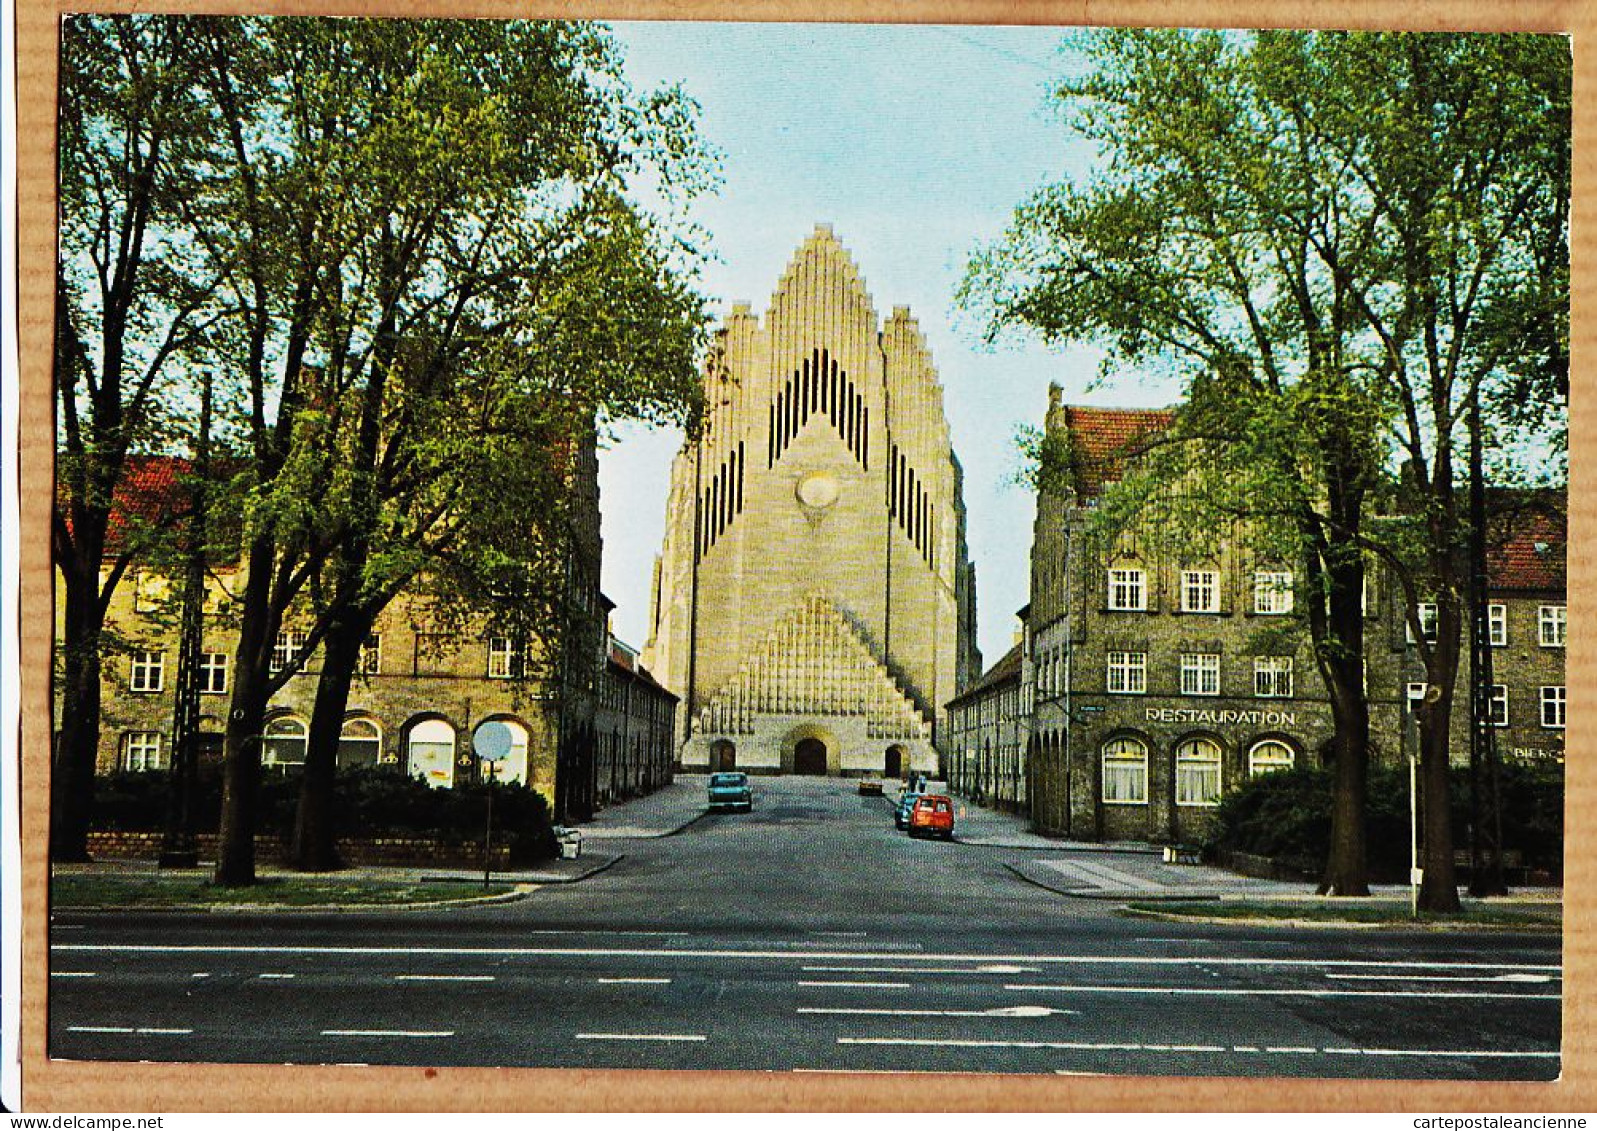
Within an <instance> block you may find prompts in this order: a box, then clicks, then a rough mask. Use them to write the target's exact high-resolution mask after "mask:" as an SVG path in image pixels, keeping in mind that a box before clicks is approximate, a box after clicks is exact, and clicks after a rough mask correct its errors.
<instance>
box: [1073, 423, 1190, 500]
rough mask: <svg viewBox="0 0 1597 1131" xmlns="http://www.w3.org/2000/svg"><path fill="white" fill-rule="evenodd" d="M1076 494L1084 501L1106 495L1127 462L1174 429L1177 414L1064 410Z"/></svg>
mask: <svg viewBox="0 0 1597 1131" xmlns="http://www.w3.org/2000/svg"><path fill="white" fill-rule="evenodd" d="M1064 417H1065V429H1066V430H1067V434H1068V436H1069V440H1070V451H1071V462H1072V466H1073V470H1074V471H1075V485H1076V490H1077V492H1078V493H1079V494H1080V496H1081V497H1082V498H1083V499H1088V498H1093V497H1095V496H1097V495H1098V494H1099V493H1100V492H1102V490H1103V488H1104V485H1105V484H1106V483H1112V482H1114V481H1115V480H1117V479H1119V478H1120V476H1121V474H1122V473H1123V472H1124V470H1125V463H1126V459H1127V458H1128V457H1129V456H1133V455H1135V454H1137V451H1138V449H1139V448H1140V447H1141V445H1143V444H1144V443H1146V442H1147V441H1148V440H1149V439H1151V438H1152V437H1154V436H1156V435H1157V434H1158V433H1160V432H1163V431H1164V430H1165V429H1166V428H1168V427H1170V424H1171V422H1172V421H1173V420H1174V419H1175V412H1174V410H1172V409H1168V408H1089V407H1086V406H1084V405H1065V406H1064Z"/></svg>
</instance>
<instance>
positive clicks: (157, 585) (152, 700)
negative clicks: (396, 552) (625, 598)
mask: <svg viewBox="0 0 1597 1131" xmlns="http://www.w3.org/2000/svg"><path fill="white" fill-rule="evenodd" d="M185 470H186V467H185V465H184V464H183V463H182V461H178V460H172V459H167V458H163V457H149V458H142V459H139V460H137V461H135V462H134V464H133V465H132V466H131V467H130V469H129V475H130V477H131V480H130V487H129V490H127V491H126V492H124V496H123V497H124V498H125V499H127V500H129V501H130V505H132V506H135V507H137V508H138V509H139V510H140V512H141V516H140V517H141V518H142V520H144V521H161V519H162V516H163V515H170V514H172V513H176V512H177V511H178V510H180V509H181V507H180V506H179V505H177V504H175V503H174V497H175V496H176V494H177V493H178V492H179V491H180V490H184V488H180V486H179V483H180V480H181V478H182V473H183V472H184V471H185ZM570 479H571V488H572V491H573V492H574V494H575V496H576V497H577V499H578V500H579V502H578V505H577V506H576V507H574V508H573V512H574V514H575V518H574V520H573V529H572V530H571V531H570V532H569V535H570V537H569V550H568V561H567V578H568V595H567V601H566V614H565V617H564V623H563V626H562V629H561V630H560V632H559V633H558V634H557V635H558V639H552V640H542V641H530V642H529V641H523V640H517V639H512V638H511V637H509V636H501V635H496V634H494V633H493V632H492V631H491V630H489V629H487V628H485V627H483V622H478V624H477V627H470V623H471V622H470V621H469V620H468V622H467V627H464V628H463V627H461V625H460V618H459V617H458V616H448V617H444V616H440V615H438V614H437V612H436V610H435V609H434V608H433V606H432V605H431V603H430V601H429V599H428V598H427V597H426V596H424V595H422V594H421V593H419V592H406V593H401V594H400V596H399V597H397V598H396V599H395V600H394V601H393V602H391V603H390V604H389V606H388V607H387V608H386V609H385V610H384V611H383V613H382V614H381V615H380V617H379V618H378V621H377V623H376V625H375V627H374V630H373V632H372V634H371V636H370V637H369V638H368V640H367V643H366V647H365V649H364V651H363V652H362V656H361V660H360V665H359V669H358V673H357V675H356V678H355V680H354V682H353V683H352V685H351V688H350V694H349V702H348V708H347V713H346V717H345V720H344V724H343V734H342V738H341V741H340V745H339V750H338V762H339V765H340V767H341V768H346V767H357V766H377V767H386V768H391V769H393V770H395V771H398V772H402V773H405V774H407V775H410V776H420V777H423V778H425V779H426V780H427V781H428V782H429V783H430V784H432V785H434V786H437V787H441V788H447V787H451V786H454V785H456V784H459V783H463V782H466V781H471V780H475V779H476V778H478V777H479V776H480V775H481V773H482V772H483V767H482V766H480V765H479V761H478V759H477V758H476V756H475V754H474V753H473V736H474V734H475V733H476V730H477V728H478V727H480V726H481V725H482V724H483V723H486V722H489V721H498V722H503V723H505V724H507V725H508V726H509V727H510V729H511V732H512V734H513V735H514V736H515V741H514V743H513V746H512V749H511V753H510V755H509V757H508V758H506V759H504V760H502V761H501V762H500V763H499V764H498V765H497V766H496V768H495V779H496V780H498V781H512V782H521V783H525V784H527V785H529V786H531V787H532V788H534V789H536V790H538V791H539V792H541V793H543V794H544V796H545V797H546V799H547V800H548V801H549V803H550V805H551V808H552V810H553V811H554V812H555V813H556V814H557V815H559V816H561V817H563V818H565V819H569V820H583V819H586V818H587V817H589V816H591V815H592V813H593V812H594V810H595V809H596V808H597V807H598V806H599V805H600V804H602V803H604V801H606V800H608V799H612V798H616V797H623V796H631V795H633V794H635V793H637V792H639V791H641V790H645V789H650V788H654V787H656V786H658V785H660V784H663V783H665V782H667V781H669V780H670V775H671V766H672V750H671V746H670V742H669V738H667V739H666V740H665V741H662V740H661V735H662V733H664V734H666V735H669V733H670V731H671V729H672V725H673V723H672V719H673V717H674V714H675V705H676V700H675V697H674V696H672V695H671V694H670V693H669V692H667V691H666V690H665V689H664V688H661V687H660V686H659V685H658V684H656V683H654V681H653V680H652V678H650V677H649V675H648V673H647V672H646V671H643V670H642V669H640V668H637V667H636V666H635V665H625V664H620V663H619V662H618V661H617V660H616V659H615V655H616V653H617V652H618V651H619V650H620V649H619V647H618V646H617V645H616V644H614V643H613V638H612V637H610V635H609V632H608V627H607V619H608V612H609V609H610V607H611V606H610V603H609V602H608V600H607V599H606V598H605V597H604V596H603V594H602V593H600V591H599V587H598V586H599V557H600V553H601V551H602V544H601V541H600V537H599V493H598V464H597V458H596V451H595V448H594V445H593V444H592V443H591V442H590V443H588V444H586V445H580V446H579V448H578V451H577V452H576V455H575V459H574V461H573V466H572V469H571V472H570ZM130 517H131V516H130ZM125 525H127V523H126V522H125V521H122V520H118V521H117V522H116V523H115V524H114V525H113V544H112V550H111V552H112V553H115V552H117V550H118V548H119V542H118V541H117V539H118V533H117V532H118V531H119V530H120V528H121V527H123V526H125ZM242 582H243V577H242V574H241V571H240V568H239V565H238V563H236V562H234V563H213V564H212V567H211V576H210V578H209V579H208V582H207V596H206V616H205V626H204V632H203V640H202V645H201V648H202V653H203V660H202V666H201V673H200V713H201V720H200V734H201V740H200V757H201V766H202V772H203V771H204V769H205V767H207V766H209V767H211V771H212V772H214V771H215V767H216V764H217V763H218V762H219V760H220V758H221V750H222V733H223V730H224V725H223V720H224V716H225V714H226V711H227V710H228V708H229V703H230V696H231V692H232V678H231V675H232V673H231V668H232V664H233V660H234V651H235V649H236V645H237V639H238V634H237V630H236V628H235V627H233V625H232V620H233V617H234V616H235V612H234V610H233V609H232V607H231V604H232V600H233V595H235V594H238V593H240V592H241V591H242ZM180 589H181V582H179V581H175V580H174V579H171V578H168V577H166V576H162V575H160V574H157V573H155V572H152V571H148V570H139V569H135V570H134V571H132V572H131V573H130V574H129V575H128V576H126V577H125V578H124V579H123V581H122V583H121V584H120V585H119V586H118V587H117V589H116V590H115V592H114V594H113V596H112V599H111V605H110V609H109V611H108V614H107V618H106V625H107V629H108V640H110V641H114V642H115V645H114V646H113V647H109V648H108V649H107V650H106V654H105V657H104V662H103V666H102V687H103V691H102V710H101V720H100V723H101V725H100V747H99V753H98V758H97V768H98V770H99V771H100V772H102V773H107V772H111V771H113V770H147V769H159V768H162V767H164V766H166V765H167V764H168V760H169V758H170V755H171V750H172V728H173V714H174V706H175V703H174V694H175V687H176V683H177V678H176V676H177V673H176V663H177V654H178V647H177V629H176V622H177V617H176V615H175V612H176V610H175V608H174V604H175V596H176V594H177V592H178V591H179V590H180ZM58 606H59V602H58ZM286 619H287V623H288V625H289V626H290V627H287V628H285V630H284V631H283V632H282V633H281V634H280V635H279V637H278V641H277V649H276V655H275V658H274V670H277V669H280V668H281V667H293V668H295V671H294V674H293V675H292V676H290V677H289V679H288V681H287V682H286V683H285V684H284V686H283V687H282V689H281V690H280V691H278V692H277V694H276V695H274V696H273V698H272V701H271V706H270V708H269V711H268V714H267V717H266V722H265V727H264V731H263V736H262V737H263V753H262V761H263V765H264V767H265V768H266V771H267V772H280V773H286V772H292V771H293V770H294V768H295V767H297V766H298V765H301V764H303V762H304V760H305V753H306V745H307V733H308V725H309V721H310V715H311V707H312V704H313V702H314V698H315V693H316V682H317V680H316V676H317V673H318V672H319V671H320V653H319V651H312V652H311V653H310V654H309V655H302V654H301V653H302V652H303V649H304V644H305V640H306V632H305V630H304V629H303V628H301V627H294V626H295V624H296V617H295V616H294V615H293V614H292V613H291V614H290V615H289V617H288V618H286ZM299 623H301V624H302V623H304V622H303V621H300V622H299ZM562 650H563V652H564V655H563V656H562V655H561V651H562ZM539 659H542V660H544V661H547V662H544V663H534V661H535V660H539ZM618 667H619V669H620V670H616V669H617V668H618ZM524 668H525V673H526V674H525V675H524ZM534 671H537V672H540V673H549V674H545V675H538V676H534V675H532V673H533V672H534ZM562 684H563V690H562V686H561V685H562ZM68 707H69V705H67V704H62V703H60V702H57V703H56V711H57V717H58V718H59V712H60V711H61V710H63V709H67V708H68Z"/></svg>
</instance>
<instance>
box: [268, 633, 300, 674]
mask: <svg viewBox="0 0 1597 1131" xmlns="http://www.w3.org/2000/svg"><path fill="white" fill-rule="evenodd" d="M304 651H305V631H304V630H303V629H298V628H285V629H284V630H283V631H282V632H279V633H278V634H277V642H276V643H274V644H273V645H272V659H271V665H270V666H271V670H272V672H273V673H274V674H275V673H277V672H280V671H283V670H284V669H285V668H288V667H290V666H293V665H296V664H298V663H300V653H302V652H304Z"/></svg>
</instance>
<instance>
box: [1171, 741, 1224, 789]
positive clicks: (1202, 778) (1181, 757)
mask: <svg viewBox="0 0 1597 1131" xmlns="http://www.w3.org/2000/svg"><path fill="white" fill-rule="evenodd" d="M1176 804H1177V805H1218V804H1220V747H1219V745H1218V744H1217V743H1215V742H1214V741H1212V740H1211V739H1207V738H1189V739H1187V740H1186V741H1185V742H1183V743H1182V744H1181V745H1180V746H1177V747H1176Z"/></svg>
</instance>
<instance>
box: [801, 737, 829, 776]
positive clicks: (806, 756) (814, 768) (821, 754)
mask: <svg viewBox="0 0 1597 1131" xmlns="http://www.w3.org/2000/svg"><path fill="white" fill-rule="evenodd" d="M793 772H794V773H795V774H815V775H819V776H821V777H825V776H826V743H824V742H822V741H821V740H820V739H818V738H801V739H799V741H798V745H796V746H794V747H793Z"/></svg>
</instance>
